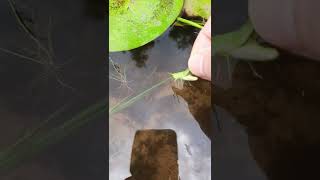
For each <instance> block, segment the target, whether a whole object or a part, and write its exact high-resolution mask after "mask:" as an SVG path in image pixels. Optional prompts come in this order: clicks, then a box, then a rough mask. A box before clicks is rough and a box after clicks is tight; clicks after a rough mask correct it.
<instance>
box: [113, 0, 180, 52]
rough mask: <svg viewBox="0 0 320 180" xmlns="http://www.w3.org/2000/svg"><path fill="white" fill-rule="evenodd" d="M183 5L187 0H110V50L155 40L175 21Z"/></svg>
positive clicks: (132, 46) (136, 46)
mask: <svg viewBox="0 0 320 180" xmlns="http://www.w3.org/2000/svg"><path fill="white" fill-rule="evenodd" d="M182 7H183V0H110V1H109V52H115V51H126V50H131V49H135V48H138V47H141V46H143V45H145V44H147V43H149V42H151V41H153V40H154V39H156V38H157V37H159V36H160V35H161V34H162V33H164V32H165V31H166V30H167V29H168V28H169V27H170V26H171V25H172V24H173V23H174V21H175V20H176V18H177V17H178V16H179V15H180V12H181V10H182Z"/></svg>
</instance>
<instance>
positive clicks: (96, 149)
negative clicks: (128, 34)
mask: <svg viewBox="0 0 320 180" xmlns="http://www.w3.org/2000/svg"><path fill="white" fill-rule="evenodd" d="M96 2H98V1H96ZM88 3H89V4H91V5H90V8H89V6H88ZM15 5H16V9H17V12H18V13H19V15H20V16H21V17H22V19H23V22H25V23H26V25H27V27H28V28H29V29H30V30H31V32H32V34H34V36H35V37H36V38H37V39H38V40H39V41H40V42H41V43H43V44H45V47H46V48H48V49H50V47H49V46H48V44H50V42H51V44H52V49H53V52H54V53H52V54H51V58H48V56H47V54H46V53H45V52H44V51H43V50H44V49H42V51H41V50H40V51H39V47H38V46H37V44H36V43H35V42H34V41H32V39H30V36H29V35H27V34H26V33H25V32H24V31H23V30H22V28H21V26H19V24H18V23H17V19H16V18H15V17H14V14H13V13H12V11H11V9H10V6H9V4H8V1H1V2H0V8H1V10H0V14H1V15H0V19H1V22H3V26H2V30H1V34H0V39H1V42H0V47H1V48H3V49H6V50H10V51H14V52H18V53H19V54H21V55H24V56H28V57H31V58H32V59H37V60H39V61H41V63H37V62H32V61H31V60H30V59H31V58H30V59H29V60H26V59H25V58H21V57H17V56H15V55H13V54H12V53H6V52H3V51H1V52H0V59H1V60H0V83H1V88H0V106H1V108H0V109H1V110H0V117H1V125H0V134H1V138H0V150H4V148H5V147H7V146H8V145H10V144H13V143H14V142H15V141H16V140H17V139H18V138H20V137H22V136H23V135H24V134H25V133H26V132H28V131H29V130H30V129H31V128H33V127H35V126H37V125H38V124H40V123H41V122H44V120H45V119H46V118H47V117H48V116H49V115H50V114H52V113H53V112H55V111H57V110H58V109H60V108H61V107H63V106H64V105H66V104H68V105H70V106H69V107H68V108H67V110H66V111H65V112H64V114H63V116H62V117H61V118H59V119H57V121H54V122H51V123H50V124H49V125H48V126H47V127H46V129H44V130H42V132H47V131H48V132H49V130H50V129H54V128H55V127H57V125H61V124H62V123H64V120H68V119H70V117H72V116H73V115H74V114H76V113H79V112H81V111H83V109H86V108H87V107H89V106H91V105H92V104H94V103H96V102H97V101H99V100H101V99H103V98H105V97H106V96H107V76H108V74H107V69H106V67H107V62H106V60H105V48H106V45H105V43H106V42H105V38H104V37H105V36H106V33H105V32H106V29H105V27H106V26H105V20H104V18H103V17H104V15H103V14H95V13H94V12H96V9H100V8H101V7H103V6H101V4H100V3H98V4H97V3H92V1H90V2H89V1H85V0H83V1H60V0H58V1H45V2H43V1H34V0H33V1H28V0H26V1H20V0H16V1H15ZM93 11H94V12H93ZM99 12H101V11H99ZM50 17H51V20H52V21H51V22H52V24H51V26H50V27H49V22H50V21H49V19H50ZM98 17H99V18H98ZM48 34H50V35H51V36H52V37H51V39H50V38H48ZM48 59H50V61H47V60H48ZM57 74H59V76H58V75H57ZM70 87H72V88H70ZM106 116H107V114H106V113H104V115H101V116H99V117H96V118H95V119H93V120H92V121H90V123H88V124H86V125H84V126H83V128H78V129H77V130H76V131H75V132H74V133H72V134H71V135H70V136H68V137H66V138H64V139H63V140H62V141H59V143H57V144H55V145H53V146H50V147H49V148H47V149H46V150H45V151H43V152H41V153H39V154H37V155H32V156H30V157H29V158H28V160H24V159H23V160H22V161H21V163H19V164H18V168H17V169H15V170H12V171H9V173H6V176H1V178H0V179H4V180H15V179H34V180H37V179H48V180H49V179H61V180H64V179H68V180H72V179H78V180H79V179H83V180H84V179H106V178H107V172H106V170H105V167H106V164H105V158H106V153H105V152H106V144H105V142H106V140H107V139H106V138H105V136H106V135H105V132H106V129H105V128H107V124H106V121H105V119H106ZM32 147H33V146H30V147H29V149H31V148H32ZM21 150H22V149H21ZM23 151H28V148H26V149H23ZM1 158H2V157H1ZM1 163H2V162H1ZM2 170H3V169H1V170H0V171H2Z"/></svg>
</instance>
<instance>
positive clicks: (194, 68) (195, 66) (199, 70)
mask: <svg viewBox="0 0 320 180" xmlns="http://www.w3.org/2000/svg"><path fill="white" fill-rule="evenodd" d="M203 63H204V62H203V56H202V55H199V54H194V55H192V56H191V57H190V58H189V61H188V66H189V69H190V71H191V72H192V74H194V75H196V76H199V77H203V76H204V75H205V74H204V65H203Z"/></svg>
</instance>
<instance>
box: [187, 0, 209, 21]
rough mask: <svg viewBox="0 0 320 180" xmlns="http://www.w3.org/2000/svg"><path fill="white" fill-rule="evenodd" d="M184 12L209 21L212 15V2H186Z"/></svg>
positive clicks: (188, 0) (203, 0) (196, 0)
mask: <svg viewBox="0 0 320 180" xmlns="http://www.w3.org/2000/svg"><path fill="white" fill-rule="evenodd" d="M184 11H185V12H186V14H187V15H188V16H199V17H202V18H204V19H208V18H209V16H210V15H211V0H185V3H184Z"/></svg>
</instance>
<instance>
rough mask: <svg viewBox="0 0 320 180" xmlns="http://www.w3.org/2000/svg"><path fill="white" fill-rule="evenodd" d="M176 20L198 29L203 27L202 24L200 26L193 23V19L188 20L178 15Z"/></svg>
mask: <svg viewBox="0 0 320 180" xmlns="http://www.w3.org/2000/svg"><path fill="white" fill-rule="evenodd" d="M177 20H178V21H180V22H182V23H185V24H188V25H190V26H193V27H196V28H199V29H202V28H203V26H201V25H200V24H198V23H195V22H193V21H190V20H188V19H184V18H181V17H178V18H177Z"/></svg>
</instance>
